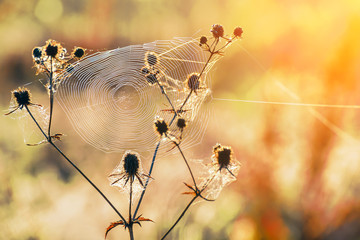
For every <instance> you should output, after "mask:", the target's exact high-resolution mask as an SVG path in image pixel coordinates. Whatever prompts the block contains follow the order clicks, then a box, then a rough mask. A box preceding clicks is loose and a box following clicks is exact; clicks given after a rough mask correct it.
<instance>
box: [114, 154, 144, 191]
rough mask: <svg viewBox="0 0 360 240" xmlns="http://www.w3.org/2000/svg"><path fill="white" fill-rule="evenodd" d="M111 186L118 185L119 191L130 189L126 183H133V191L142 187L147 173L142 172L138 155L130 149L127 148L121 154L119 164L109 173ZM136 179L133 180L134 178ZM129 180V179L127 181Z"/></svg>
mask: <svg viewBox="0 0 360 240" xmlns="http://www.w3.org/2000/svg"><path fill="white" fill-rule="evenodd" d="M108 178H109V181H110V182H111V186H115V187H118V188H119V190H120V191H128V190H129V189H131V188H130V187H129V185H128V186H127V183H130V184H133V186H132V189H133V192H134V193H137V192H139V191H141V190H142V189H143V188H144V181H145V180H146V178H147V175H145V174H143V170H142V167H141V159H140V155H139V154H138V153H136V152H133V151H131V150H127V151H126V152H125V154H124V155H123V157H122V159H121V161H120V164H119V165H118V166H117V167H116V168H115V169H114V170H113V172H112V173H111V174H110V175H109V177H108ZM136 179H137V180H138V181H135V180H136ZM129 180H130V181H129Z"/></svg>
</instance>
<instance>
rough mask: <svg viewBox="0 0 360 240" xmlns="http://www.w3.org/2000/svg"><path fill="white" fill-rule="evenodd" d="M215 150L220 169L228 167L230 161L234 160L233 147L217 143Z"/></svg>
mask: <svg viewBox="0 0 360 240" xmlns="http://www.w3.org/2000/svg"><path fill="white" fill-rule="evenodd" d="M213 152H214V155H215V158H216V161H217V163H218V164H219V166H220V170H221V169H222V168H226V167H227V166H228V165H229V164H230V162H231V160H232V154H233V151H232V149H231V147H228V146H221V144H217V145H215V146H214V148H213Z"/></svg>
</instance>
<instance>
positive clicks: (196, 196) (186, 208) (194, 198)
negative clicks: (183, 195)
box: [161, 195, 199, 240]
mask: <svg viewBox="0 0 360 240" xmlns="http://www.w3.org/2000/svg"><path fill="white" fill-rule="evenodd" d="M198 197H199V195H195V197H193V198H192V199H191V201H190V202H189V203H188V205H187V206H186V207H185V209H184V211H183V212H182V213H181V215H180V216H179V217H178V219H177V220H176V222H175V223H174V224H173V225H172V226H171V228H170V229H169V230H168V231H167V232H166V233H165V234H164V236H163V237H162V238H161V240H163V239H165V238H166V236H167V235H168V234H169V233H170V232H171V231H172V230H173V229H174V227H175V226H176V225H177V224H178V223H179V222H180V220H181V219H182V217H183V216H184V215H185V213H186V212H187V210H188V209H189V208H190V206H191V204H193V202H194V201H195V200H196V199H197V198H198Z"/></svg>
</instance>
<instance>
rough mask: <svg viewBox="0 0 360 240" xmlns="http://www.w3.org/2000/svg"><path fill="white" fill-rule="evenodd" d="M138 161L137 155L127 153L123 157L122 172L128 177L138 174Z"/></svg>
mask: <svg viewBox="0 0 360 240" xmlns="http://www.w3.org/2000/svg"><path fill="white" fill-rule="evenodd" d="M139 165H140V159H139V157H138V155H137V154H134V153H130V152H128V153H127V154H126V155H125V156H124V170H125V172H126V174H128V175H129V176H130V177H134V176H135V175H136V174H138V171H139Z"/></svg>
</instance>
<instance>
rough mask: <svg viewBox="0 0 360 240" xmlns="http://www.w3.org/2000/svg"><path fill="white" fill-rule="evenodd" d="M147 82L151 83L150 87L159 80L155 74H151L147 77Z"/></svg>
mask: <svg viewBox="0 0 360 240" xmlns="http://www.w3.org/2000/svg"><path fill="white" fill-rule="evenodd" d="M145 78H146V81H147V82H148V83H149V85H154V84H155V83H156V82H157V81H158V80H157V76H156V74H154V73H149V74H147V75H146V76H145Z"/></svg>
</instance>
